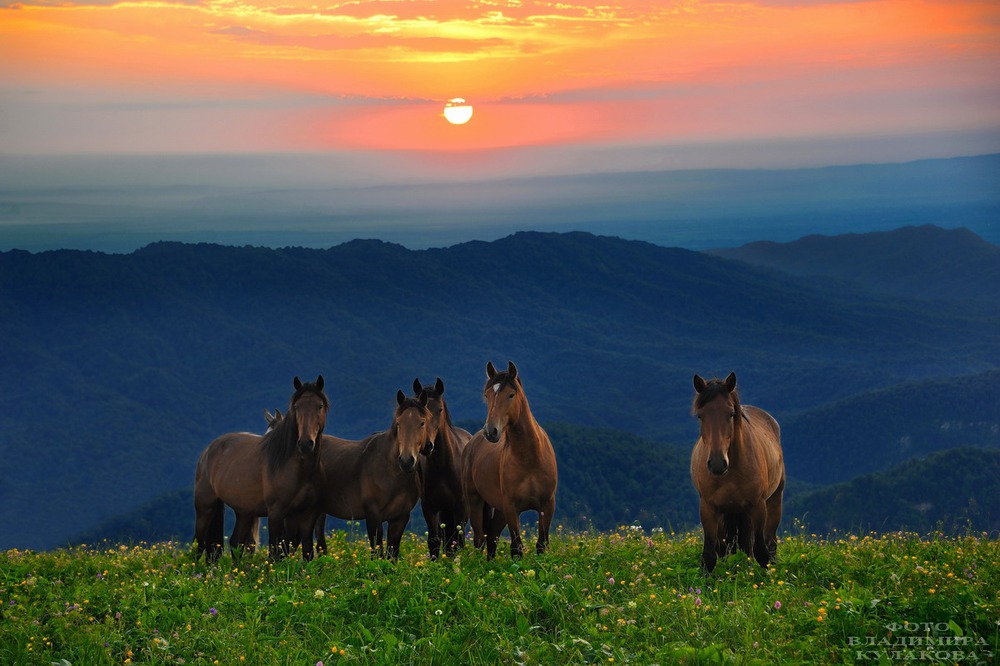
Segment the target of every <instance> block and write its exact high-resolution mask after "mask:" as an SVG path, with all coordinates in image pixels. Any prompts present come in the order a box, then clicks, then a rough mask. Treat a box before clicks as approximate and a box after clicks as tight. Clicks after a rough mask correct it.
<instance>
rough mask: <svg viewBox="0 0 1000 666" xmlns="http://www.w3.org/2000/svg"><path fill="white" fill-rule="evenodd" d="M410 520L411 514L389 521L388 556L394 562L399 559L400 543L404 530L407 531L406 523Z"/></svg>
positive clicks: (387, 531) (387, 532)
mask: <svg viewBox="0 0 1000 666" xmlns="http://www.w3.org/2000/svg"><path fill="white" fill-rule="evenodd" d="M409 522H410V516H409V514H406V515H405V516H404V517H402V518H397V519H396V520H391V521H389V527H388V529H387V530H386V556H387V557H388V558H389V560H390V561H392V562H396V561H398V560H399V544H400V542H401V541H402V540H403V532H405V531H406V525H407V523H409Z"/></svg>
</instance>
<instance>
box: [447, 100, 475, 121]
mask: <svg viewBox="0 0 1000 666" xmlns="http://www.w3.org/2000/svg"><path fill="white" fill-rule="evenodd" d="M444 118H445V120H447V121H448V122H449V123H451V124H452V125H464V124H465V123H467V122H469V120H470V119H471V118H472V105H471V104H468V103H467V102H466V101H465V100H464V99H462V98H461V97H456V98H454V99H452V100H449V101H448V103H447V104H445V105H444Z"/></svg>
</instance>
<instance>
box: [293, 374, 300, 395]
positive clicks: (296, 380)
mask: <svg viewBox="0 0 1000 666" xmlns="http://www.w3.org/2000/svg"><path fill="white" fill-rule="evenodd" d="M292 386H294V387H295V390H296V391H298V390H299V389H300V388H302V382H300V381H299V377H298V375H296V376H295V379H293V380H292Z"/></svg>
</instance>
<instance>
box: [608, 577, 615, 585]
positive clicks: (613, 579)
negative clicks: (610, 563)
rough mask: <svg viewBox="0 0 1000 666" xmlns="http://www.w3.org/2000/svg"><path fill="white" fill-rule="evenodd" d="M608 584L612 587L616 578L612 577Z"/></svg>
mask: <svg viewBox="0 0 1000 666" xmlns="http://www.w3.org/2000/svg"><path fill="white" fill-rule="evenodd" d="M608 583H609V584H611V585H614V584H615V578H614V576H611V577H610V578H608Z"/></svg>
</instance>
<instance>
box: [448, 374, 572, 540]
mask: <svg viewBox="0 0 1000 666" xmlns="http://www.w3.org/2000/svg"><path fill="white" fill-rule="evenodd" d="M486 376H487V379H486V384H485V385H484V387H483V398H484V400H485V401H486V405H487V413H486V424H485V425H484V426H483V429H482V430H481V431H480V432H478V433H476V435H475V436H474V437H473V438H472V439H471V440H470V441H469V444H468V445H467V446H466V448H465V453H464V455H463V457H462V460H463V462H462V466H463V470H462V486H463V489H464V493H465V501H466V506H467V509H468V512H469V522H470V523H472V531H473V545H475V547H476V548H479V549H482V547H483V544H485V545H486V557H487V559H493V557H494V556H495V555H496V548H497V540H498V539H499V538H500V533H501V532H502V531H503V528H504V526H506V527H507V528H508V531H509V532H510V555H511V558H518V557H521V555H522V554H523V552H524V545H523V543H522V540H521V517H520V516H521V513H522V512H524V511H528V510H532V509H533V510H535V511H537V512H538V543H537V544H536V547H535V550H536V552H537V553H538V554H541V553H544V552H545V549H546V547H547V546H548V543H549V525H550V524H551V523H552V514H553V512H554V511H555V506H556V485H557V483H558V470H557V469H556V454H555V451H554V450H553V448H552V443H551V442H550V441H549V436H548V435H547V434H546V432H545V431H544V430H543V429H542V427H541V426H540V425H538V422H537V421H535V418H534V417H533V416H532V415H531V408H530V407H529V406H528V398H527V396H525V394H524V387H523V385H522V384H521V378H520V377H519V376H518V374H517V367H516V366H515V365H514V363H513V362H512V361H508V362H507V371H506V372H497V370H496V368H494V367H493V363H492V362H488V363H487V364H486Z"/></svg>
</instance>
